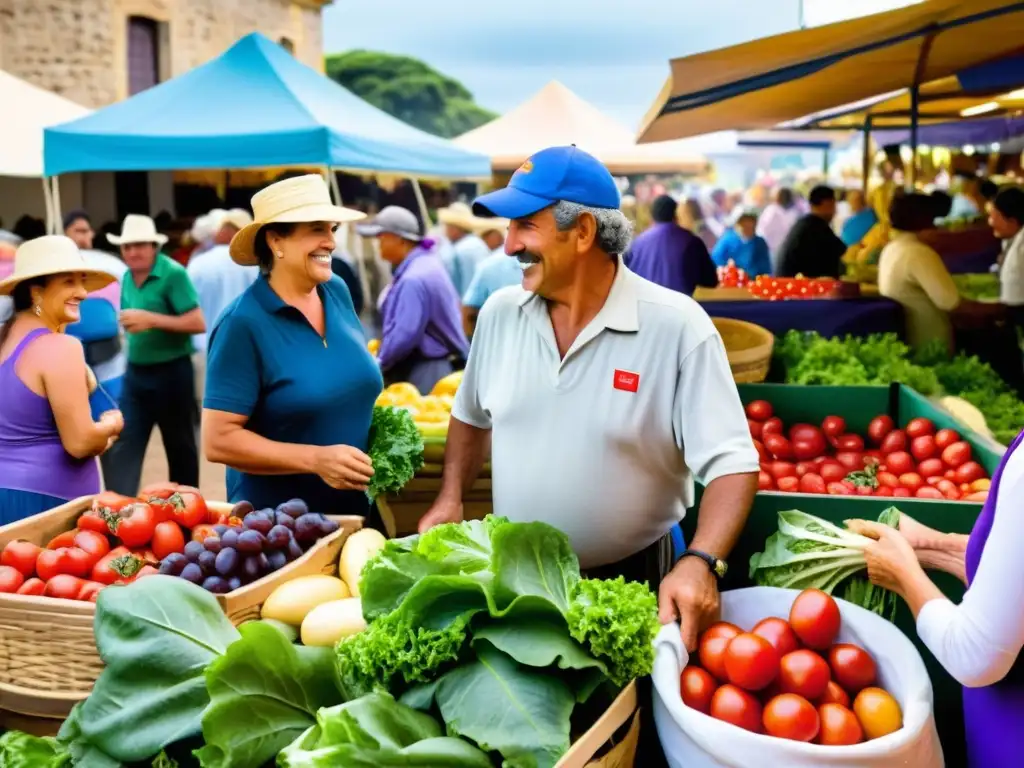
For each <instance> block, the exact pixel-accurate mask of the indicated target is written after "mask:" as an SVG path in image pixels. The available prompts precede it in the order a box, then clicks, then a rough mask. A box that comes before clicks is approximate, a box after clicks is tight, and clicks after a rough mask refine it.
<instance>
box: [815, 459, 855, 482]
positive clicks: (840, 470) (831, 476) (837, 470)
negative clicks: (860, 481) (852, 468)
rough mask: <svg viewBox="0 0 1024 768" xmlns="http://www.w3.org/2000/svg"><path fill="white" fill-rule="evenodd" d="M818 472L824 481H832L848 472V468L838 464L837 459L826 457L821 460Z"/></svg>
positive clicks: (837, 479)
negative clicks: (826, 458)
mask: <svg viewBox="0 0 1024 768" xmlns="http://www.w3.org/2000/svg"><path fill="white" fill-rule="evenodd" d="M818 474H819V475H821V477H822V479H823V480H824V481H825V482H826V483H833V482H838V481H839V480H842V479H843V478H844V477H846V476H847V475H848V474H850V472H849V470H848V469H847V468H846V467H844V466H843V465H842V464H840V463H839V462H838V461H834V460H832V459H828V460H827V461H823V462H822V463H821V466H820V467H819V468H818Z"/></svg>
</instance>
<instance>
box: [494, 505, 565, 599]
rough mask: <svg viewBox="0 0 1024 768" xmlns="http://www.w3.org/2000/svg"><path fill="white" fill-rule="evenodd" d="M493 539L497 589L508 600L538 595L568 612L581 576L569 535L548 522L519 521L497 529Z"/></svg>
mask: <svg viewBox="0 0 1024 768" xmlns="http://www.w3.org/2000/svg"><path fill="white" fill-rule="evenodd" d="M493 539H494V565H493V569H494V574H495V589H496V591H500V592H502V593H504V597H505V598H506V603H507V602H511V601H512V600H513V599H515V597H517V596H519V595H535V596H537V597H541V598H544V599H545V600H547V601H549V602H550V603H551V604H552V605H554V606H555V607H556V608H558V610H559V611H561V613H562V614H563V615H564V614H565V613H566V612H567V611H568V610H569V599H570V596H571V594H572V591H573V589H574V588H575V586H576V584H577V583H578V582H579V579H580V563H579V560H577V559H576V554H575V553H574V552H573V551H572V547H571V546H570V545H569V537H568V536H566V535H565V534H564V533H562V532H561V531H559V530H558V529H557V528H553V527H552V526H550V525H548V524H547V523H518V524H516V525H506V526H502V527H499V528H497V529H496V530H495V531H494V536H493Z"/></svg>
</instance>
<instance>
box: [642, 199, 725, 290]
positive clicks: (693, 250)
mask: <svg viewBox="0 0 1024 768" xmlns="http://www.w3.org/2000/svg"><path fill="white" fill-rule="evenodd" d="M651 218H652V219H654V224H653V225H652V226H651V227H650V228H649V229H648V230H647V231H646V232H643V233H641V234H639V235H637V236H636V237H635V238H634V239H633V243H632V245H630V247H629V250H628V251H626V253H625V255H624V257H623V260H624V261H625V263H626V266H627V267H629V268H630V270H632V271H633V272H635V273H636V274H638V275H640V277H644V278H647V279H648V280H650V281H651V282H652V283H657V284H658V285H661V286H664V287H665V288H670V289H672V290H673V291H679V292H680V293H685V294H686V295H687V296H692V295H693V290H694V288H696V287H697V286H698V285H702V286H705V287H707V288H714V287H715V286H716V285H718V274H717V272H716V271H715V264H714V262H713V261H711V256H710V254H708V249H707V246H706V245H704V241H703V240H701V239H700V238H699V237H697V236H696V235H694V234H693V233H692V232H688V231H687V230H685V229H683V228H682V227H681V226H679V224H677V223H676V201H675V200H673V199H672V198H671V197H669V196H668V195H661V196H659V197H657V198H655V199H654V202H653V203H652V204H651Z"/></svg>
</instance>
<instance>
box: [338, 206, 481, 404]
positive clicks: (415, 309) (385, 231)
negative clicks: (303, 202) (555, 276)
mask: <svg viewBox="0 0 1024 768" xmlns="http://www.w3.org/2000/svg"><path fill="white" fill-rule="evenodd" d="M356 230H357V231H358V232H359V234H361V235H364V236H366V237H376V238H377V242H378V244H379V245H380V255H381V258H382V259H384V261H386V262H388V263H389V264H390V265H391V270H392V274H393V279H392V283H391V285H390V286H389V288H388V290H387V295H386V296H385V297H384V301H383V304H382V306H381V315H382V316H383V331H382V333H381V343H380V351H379V352H378V355H377V357H378V361H379V362H380V367H381V371H383V373H384V382H385V383H386V384H392V383H394V382H397V381H408V382H411V383H412V384H414V385H415V386H416V388H417V389H418V390H419V391H420V392H422V393H423V394H427V393H429V392H430V390H432V389H433V388H434V385H435V384H436V383H437V382H438V381H439V380H441V379H443V378H444V377H445V376H447V375H448V374H449V373H451V372H452V371H455V370H457V369H459V368H462V367H463V366H464V365H465V361H466V355H467V354H468V353H469V342H468V341H466V335H465V333H463V331H462V314H461V313H462V307H461V301H460V299H459V294H458V293H457V292H456V291H455V286H454V285H453V284H452V280H451V278H450V277H449V276H448V270H447V269H446V268H445V266H444V263H443V262H442V261H441V259H440V257H439V256H438V255H437V253H436V252H435V250H434V242H433V241H432V240H429V239H427V238H424V237H423V236H422V235H421V234H420V223H419V220H418V219H417V218H416V216H415V215H414V214H413V213H412V211H409V210H406V209H405V208H401V207H399V206H397V205H389V206H387V207H386V208H384V209H383V210H381V212H380V213H378V214H377V215H376V216H375V217H374V218H373V219H371V220H370V221H369V222H367V223H365V224H359V225H357V226H356Z"/></svg>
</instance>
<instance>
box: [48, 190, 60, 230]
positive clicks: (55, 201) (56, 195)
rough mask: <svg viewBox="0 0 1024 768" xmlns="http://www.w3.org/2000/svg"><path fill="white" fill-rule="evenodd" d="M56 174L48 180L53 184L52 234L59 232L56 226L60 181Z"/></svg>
mask: <svg viewBox="0 0 1024 768" xmlns="http://www.w3.org/2000/svg"><path fill="white" fill-rule="evenodd" d="M59 178H60V177H58V176H53V177H51V179H50V181H51V183H52V184H53V234H55V235H57V234H60V230H59V229H58V227H59V226H60V224H59V223H58V222H59V221H60V216H61V213H60V182H59Z"/></svg>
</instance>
